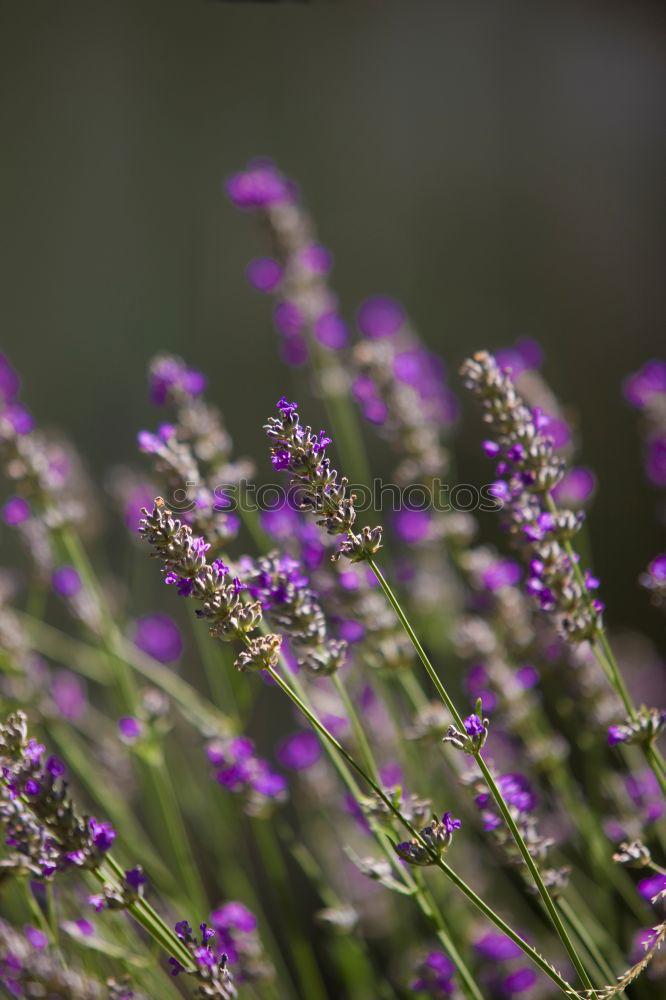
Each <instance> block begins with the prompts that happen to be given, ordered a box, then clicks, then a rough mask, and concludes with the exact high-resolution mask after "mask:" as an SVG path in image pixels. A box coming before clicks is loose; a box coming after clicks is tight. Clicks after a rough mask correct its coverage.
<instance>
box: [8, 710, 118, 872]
mask: <svg viewBox="0 0 666 1000" xmlns="http://www.w3.org/2000/svg"><path fill="white" fill-rule="evenodd" d="M44 752H45V748H44V746H43V745H42V744H41V743H38V742H37V741H36V740H35V739H33V738H28V732H27V719H26V716H25V714H24V713H23V712H16V713H14V714H13V715H10V716H9V718H8V719H7V720H6V722H5V723H4V724H3V725H2V726H0V761H1V764H2V782H1V784H0V793H1V796H2V804H1V807H0V808H1V813H0V818H1V820H2V824H3V827H4V829H5V831H6V833H7V838H6V841H5V842H6V843H7V844H8V845H9V846H10V847H11V848H12V849H13V853H14V857H13V858H10V859H9V864H10V865H11V867H13V868H19V869H23V870H25V871H29V872H30V873H32V874H33V875H34V876H37V877H39V878H50V877H51V876H53V875H54V874H55V873H56V872H57V871H62V870H66V869H68V868H81V869H96V868H99V866H100V864H101V863H102V861H103V860H104V855H105V854H106V852H107V851H108V850H109V848H110V847H111V845H112V844H113V841H114V840H115V837H116V832H115V830H114V829H113V827H112V826H111V825H110V824H109V823H105V822H99V821H98V820H96V819H95V818H94V817H89V816H80V815H79V814H78V813H77V811H76V808H75V806H74V803H73V802H72V800H71V798H70V797H69V795H68V791H67V783H66V781H65V780H64V779H63V774H64V772H65V768H64V765H63V763H62V762H61V761H60V760H59V759H58V758H57V757H54V756H50V757H48V758H47V759H46V760H44ZM5 866H6V862H5Z"/></svg>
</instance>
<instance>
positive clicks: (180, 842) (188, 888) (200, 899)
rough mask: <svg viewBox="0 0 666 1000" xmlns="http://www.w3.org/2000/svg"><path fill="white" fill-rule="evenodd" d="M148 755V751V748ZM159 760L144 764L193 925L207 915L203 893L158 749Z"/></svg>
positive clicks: (206, 904)
mask: <svg viewBox="0 0 666 1000" xmlns="http://www.w3.org/2000/svg"><path fill="white" fill-rule="evenodd" d="M149 752H152V748H150V749H149ZM157 753H158V754H159V760H158V761H154V762H151V761H149V762H148V766H149V768H150V770H151V774H152V777H153V783H154V787H155V791H156V793H157V798H158V800H159V804H160V811H161V813H162V819H163V821H164V826H165V828H166V831H167V836H168V839H169V843H170V845H171V849H172V851H173V856H174V861H175V863H176V868H177V870H178V872H179V873H180V878H181V881H182V886H181V889H182V891H184V892H185V894H186V895H187V897H188V898H189V900H190V902H191V904H192V905H193V907H194V910H195V912H194V914H192V915H191V917H192V919H193V922H194V923H199V920H200V919H201V917H202V916H204V915H205V914H206V913H207V912H208V901H207V899H206V891H205V889H204V887H203V883H202V881H201V878H200V876H199V871H198V869H197V866H196V862H195V860H194V857H193V855H192V850H191V847H190V842H189V839H188V836H187V831H186V829H185V824H184V822H183V816H182V813H181V811H180V806H179V804H178V798H177V796H176V792H175V790H174V787H173V784H172V781H171V778H170V776H169V773H168V770H167V767H166V765H165V761H164V757H163V756H162V751H161V749H159V748H158V749H157Z"/></svg>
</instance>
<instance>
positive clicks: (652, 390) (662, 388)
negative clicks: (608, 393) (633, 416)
mask: <svg viewBox="0 0 666 1000" xmlns="http://www.w3.org/2000/svg"><path fill="white" fill-rule="evenodd" d="M622 391H623V392H624V397H625V399H626V400H627V402H628V403H630V404H631V405H632V406H635V407H636V408H637V409H639V410H643V409H645V407H646V406H648V405H649V404H650V402H651V401H652V399H653V398H654V397H655V396H661V395H666V361H659V360H656V359H653V360H651V361H646V362H645V364H644V365H643V367H642V368H639V370H638V371H637V372H634V373H633V374H632V375H628V376H627V377H626V379H625V380H624V382H623V385H622Z"/></svg>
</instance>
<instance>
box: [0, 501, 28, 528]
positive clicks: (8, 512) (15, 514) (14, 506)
mask: <svg viewBox="0 0 666 1000" xmlns="http://www.w3.org/2000/svg"><path fill="white" fill-rule="evenodd" d="M30 513H31V512H30V504H29V503H28V501H27V500H24V499H23V497H10V499H9V500H8V501H7V502H6V503H5V504H4V506H3V508H2V519H3V521H4V522H5V524H8V525H9V526H10V527H12V528H13V527H15V526H16V525H17V524H23V522H24V521H27V520H28V518H29V517H30Z"/></svg>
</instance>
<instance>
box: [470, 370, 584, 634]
mask: <svg viewBox="0 0 666 1000" xmlns="http://www.w3.org/2000/svg"><path fill="white" fill-rule="evenodd" d="M461 373H462V376H463V379H464V382H465V385H466V386H467V388H469V389H471V390H472V391H473V392H474V394H475V395H476V396H477V398H478V399H479V400H480V402H481V404H482V407H483V419H484V421H485V422H486V423H487V424H488V426H489V428H490V429H491V431H492V434H493V437H492V438H491V439H489V440H487V441H486V442H485V444H484V450H485V452H486V454H487V455H488V456H489V457H491V458H496V459H499V464H498V467H497V470H496V472H497V475H498V479H497V480H496V482H495V483H494V495H495V497H496V498H497V499H498V500H500V501H501V502H502V504H503V505H504V513H505V518H506V522H507V526H508V530H509V531H510V533H511V536H512V538H513V539H514V541H515V543H516V545H517V546H518V547H519V548H520V549H521V551H522V552H523V553H524V554H525V556H526V558H527V559H528V561H529V568H530V577H529V580H528V583H527V589H528V592H529V593H530V594H532V595H533V596H534V598H535V600H536V601H537V602H538V604H539V605H540V607H541V608H542V609H543V610H544V611H547V612H550V613H551V614H553V615H554V616H556V618H557V620H558V622H559V624H560V626H561V628H562V629H563V631H564V632H565V634H566V635H567V636H568V637H569V638H570V639H572V640H574V641H578V642H580V641H583V640H590V639H595V638H596V637H598V635H599V630H600V622H601V618H600V616H601V613H602V611H603V604H602V602H601V601H600V600H599V599H598V598H595V597H593V598H590V596H589V591H594V590H595V589H596V588H597V587H598V586H599V582H598V580H597V579H596V578H595V577H593V576H592V574H591V573H589V572H587V573H586V576H585V585H584V586H581V583H580V580H579V574H577V572H576V569H577V567H576V565H575V557H574V556H572V555H571V554H570V552H567V550H566V545H567V543H568V542H570V540H571V539H572V538H573V537H574V535H575V534H576V532H577V531H578V530H579V529H580V527H581V525H582V522H583V515H582V513H580V512H578V513H574V512H573V511H571V510H566V509H562V510H557V509H555V508H554V506H553V505H552V501H550V493H551V491H552V490H553V489H554V487H555V486H557V484H558V483H559V482H560V481H561V479H562V476H563V474H564V462H563V460H562V459H560V458H558V457H557V456H556V455H555V451H554V442H553V438H552V437H551V436H550V435H549V433H548V430H547V428H548V420H547V418H546V420H545V421H544V419H543V416H542V413H541V411H540V410H539V409H538V408H535V409H533V410H532V409H530V408H529V407H528V406H527V405H526V404H525V403H524V402H523V400H522V398H521V397H520V395H519V394H518V392H517V391H516V388H515V385H514V382H513V379H512V377H511V370H510V369H508V368H501V367H500V366H499V365H498V364H497V362H496V360H495V359H494V358H493V357H492V355H490V354H488V353H486V352H485V351H481V352H479V353H478V354H475V355H474V357H473V358H471V359H469V360H468V361H466V362H465V364H464V365H463V368H462V372H461ZM549 501H550V502H549Z"/></svg>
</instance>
